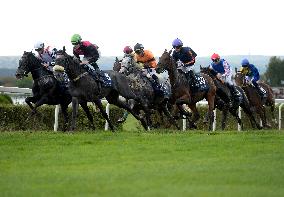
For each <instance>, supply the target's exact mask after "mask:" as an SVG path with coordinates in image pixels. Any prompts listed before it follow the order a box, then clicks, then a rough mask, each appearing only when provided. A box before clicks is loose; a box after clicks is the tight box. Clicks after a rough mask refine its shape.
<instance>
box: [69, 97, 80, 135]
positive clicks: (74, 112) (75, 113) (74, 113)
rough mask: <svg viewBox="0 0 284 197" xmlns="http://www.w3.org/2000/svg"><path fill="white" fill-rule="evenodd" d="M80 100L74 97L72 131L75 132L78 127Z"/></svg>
mask: <svg viewBox="0 0 284 197" xmlns="http://www.w3.org/2000/svg"><path fill="white" fill-rule="evenodd" d="M78 107H79V104H78V98H77V97H72V123H71V128H70V129H71V131H74V130H75V127H76V119H77V114H78Z"/></svg>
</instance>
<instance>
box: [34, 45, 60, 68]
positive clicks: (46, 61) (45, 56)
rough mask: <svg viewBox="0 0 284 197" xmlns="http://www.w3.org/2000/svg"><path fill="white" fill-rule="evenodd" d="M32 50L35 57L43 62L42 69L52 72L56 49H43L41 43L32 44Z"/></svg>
mask: <svg viewBox="0 0 284 197" xmlns="http://www.w3.org/2000/svg"><path fill="white" fill-rule="evenodd" d="M34 49H35V51H36V52H37V53H38V55H37V57H38V58H39V59H41V61H42V62H43V63H42V65H43V67H45V68H46V69H47V70H49V71H53V66H54V61H55V58H56V52H57V49H56V48H54V49H51V47H50V46H48V47H46V48H44V43H43V42H41V41H38V42H36V43H35V44H34Z"/></svg>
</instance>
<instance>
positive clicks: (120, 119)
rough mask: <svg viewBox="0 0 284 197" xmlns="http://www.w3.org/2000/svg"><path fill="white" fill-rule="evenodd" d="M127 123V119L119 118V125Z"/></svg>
mask: <svg viewBox="0 0 284 197" xmlns="http://www.w3.org/2000/svg"><path fill="white" fill-rule="evenodd" d="M125 121H126V118H119V119H118V120H117V123H119V124H121V123H124V122H125Z"/></svg>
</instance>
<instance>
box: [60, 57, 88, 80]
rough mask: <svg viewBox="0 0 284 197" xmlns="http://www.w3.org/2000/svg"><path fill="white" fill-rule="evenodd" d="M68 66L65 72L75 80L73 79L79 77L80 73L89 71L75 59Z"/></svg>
mask: <svg viewBox="0 0 284 197" xmlns="http://www.w3.org/2000/svg"><path fill="white" fill-rule="evenodd" d="M67 66H68V68H67V69H65V72H66V74H67V76H68V78H69V79H71V80H73V79H75V78H77V77H78V76H79V75H81V74H83V73H85V72H87V71H86V70H85V69H83V67H82V66H81V65H80V64H79V63H77V62H75V61H73V60H72V61H71V62H69V63H68V65H67Z"/></svg>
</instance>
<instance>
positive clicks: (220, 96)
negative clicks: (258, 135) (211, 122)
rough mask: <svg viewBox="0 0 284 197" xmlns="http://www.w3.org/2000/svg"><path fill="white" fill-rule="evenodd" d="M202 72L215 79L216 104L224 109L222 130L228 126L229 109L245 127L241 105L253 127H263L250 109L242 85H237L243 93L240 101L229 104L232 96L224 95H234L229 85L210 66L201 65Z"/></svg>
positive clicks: (218, 107) (238, 89)
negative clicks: (240, 114)
mask: <svg viewBox="0 0 284 197" xmlns="http://www.w3.org/2000/svg"><path fill="white" fill-rule="evenodd" d="M200 72H201V73H205V74H207V75H209V76H210V77H211V78H212V79H213V81H214V83H215V85H216V87H217V95H216V97H215V106H216V108H217V109H219V110H221V111H222V121H221V124H222V125H221V128H222V130H224V129H225V126H226V120H227V115H228V111H229V112H230V113H231V114H232V115H233V116H234V117H235V118H236V120H237V122H238V123H239V124H240V125H241V128H242V129H243V123H242V121H241V119H240V117H239V115H238V109H239V106H240V107H242V109H243V110H244V112H245V113H246V114H247V115H248V117H249V120H250V122H251V125H252V127H253V128H255V126H256V127H257V128H258V129H261V126H260V125H259V124H258V123H257V122H256V120H255V117H254V115H253V113H252V111H251V109H250V104H249V100H248V98H247V96H246V94H245V92H244V90H243V89H242V88H241V87H239V86H236V89H237V91H238V92H239V93H240V94H241V99H240V101H239V102H237V101H235V100H234V99H233V105H232V106H229V105H228V102H229V101H228V99H230V98H228V97H227V96H224V94H227V95H229V96H230V97H232V96H233V95H231V92H230V89H229V88H228V86H227V85H226V84H225V83H223V82H222V81H221V80H220V79H218V78H217V77H216V76H215V75H213V74H212V71H211V69H210V68H209V66H208V67H202V66H200Z"/></svg>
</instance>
